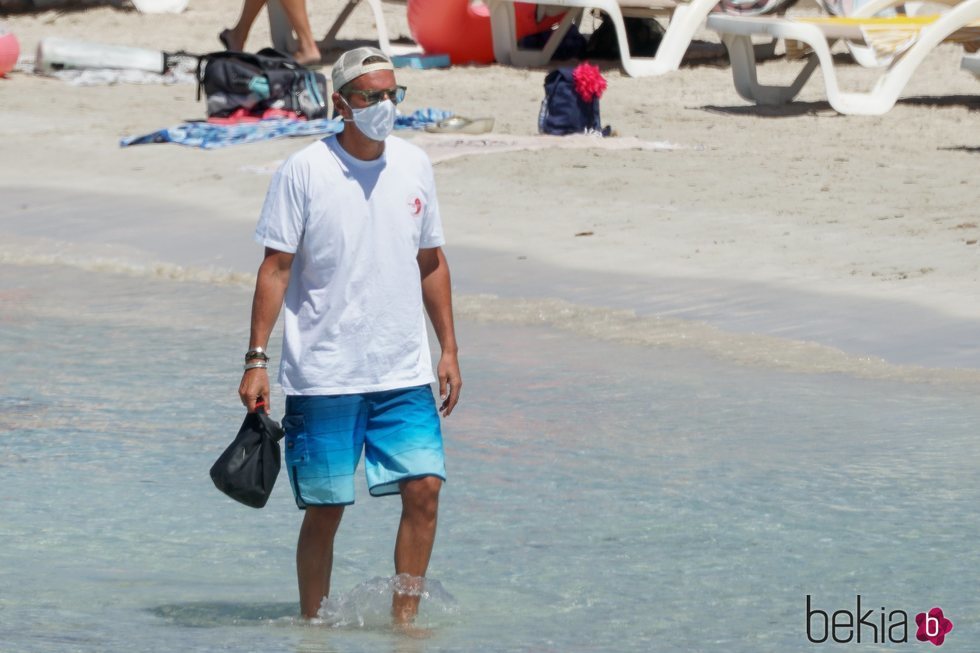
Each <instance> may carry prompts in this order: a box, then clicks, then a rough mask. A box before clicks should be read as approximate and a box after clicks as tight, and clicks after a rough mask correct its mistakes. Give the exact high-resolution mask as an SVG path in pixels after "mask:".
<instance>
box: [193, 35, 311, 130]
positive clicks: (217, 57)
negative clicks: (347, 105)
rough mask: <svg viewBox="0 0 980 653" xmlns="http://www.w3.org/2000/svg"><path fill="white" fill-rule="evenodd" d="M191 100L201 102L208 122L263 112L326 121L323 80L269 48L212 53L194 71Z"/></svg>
mask: <svg viewBox="0 0 980 653" xmlns="http://www.w3.org/2000/svg"><path fill="white" fill-rule="evenodd" d="M197 84H198V85H197V99H198V100H200V99H201V91H202V90H203V91H204V94H205V95H206V96H207V103H208V117H209V118H211V117H217V118H224V117H226V116H229V115H231V114H232V113H234V112H235V111H237V110H238V109H245V110H246V111H247V112H248V113H249V114H251V115H254V116H261V115H262V114H263V113H264V112H265V111H266V110H268V109H281V110H284V111H294V112H296V113H298V114H300V115H302V116H305V117H306V118H308V119H309V120H316V119H318V118H326V117H328V107H327V78H326V77H324V76H323V75H322V74H321V73H317V72H314V71H312V70H307V69H306V68H304V67H303V66H301V65H300V64H299V63H298V62H297V61H296V60H295V59H293V58H292V57H290V56H289V55H287V54H283V53H282V52H279V51H278V50H274V49H272V48H265V49H263V50H259V51H258V52H257V53H255V54H252V53H250V52H232V51H230V50H229V51H224V52H212V53H210V54H206V55H204V56H202V57H201V59H200V61H199V62H198V65H197Z"/></svg>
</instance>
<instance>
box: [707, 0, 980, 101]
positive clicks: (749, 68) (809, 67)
mask: <svg viewBox="0 0 980 653" xmlns="http://www.w3.org/2000/svg"><path fill="white" fill-rule="evenodd" d="M978 20H980V0H965V1H964V2H961V3H960V4H958V5H956V6H955V7H953V8H951V9H950V10H949V11H947V12H945V13H943V14H940V15H939V16H938V17H937V18H936V20H935V21H934V22H932V23H930V24H929V25H927V26H925V27H923V28H922V29H921V30H920V31H919V32H918V35H917V37H916V38H915V40H914V42H913V43H912V44H911V45H910V46H909V47H908V48H907V49H905V50H904V51H903V52H901V53H900V54H899V55H897V56H896V57H895V59H894V60H893V61H892V62H891V64H890V65H889V66H888V67H887V68H886V69H885V71H884V73H883V74H882V76H881V77H880V78H879V79H878V81H877V82H876V83H875V85H874V87H873V88H872V89H871V90H870V91H867V92H864V93H854V92H844V91H842V90H841V89H840V86H839V84H838V81H837V70H836V68H835V66H834V59H833V57H832V56H831V54H830V47H831V45H833V44H834V43H835V42H836V41H837V40H839V39H847V40H853V41H862V40H864V34H863V32H862V30H861V29H860V26H859V25H853V24H846V25H833V24H817V23H806V22H800V21H795V20H790V19H778V18H742V17H736V16H720V15H714V16H710V17H709V18H708V27H709V28H711V29H713V30H716V31H717V32H718V33H719V34H720V35H721V38H722V41H723V42H724V43H725V46H726V47H727V48H728V54H729V58H730V59H731V62H732V76H733V78H734V81H735V89H736V91H738V94H739V95H741V96H742V97H743V98H745V99H746V100H749V101H752V102H755V103H757V104H769V105H772V104H785V103H787V102H789V101H790V100H792V99H793V98H795V97H796V96H797V94H799V92H800V90H801V89H802V88H803V85H804V84H805V83H806V81H807V80H808V79H809V78H810V75H812V74H813V72H814V71H815V70H816V69H817V67H818V66H819V67H820V68H821V70H822V72H823V77H824V83H825V86H826V88H827V100H828V101H829V102H830V105H831V106H832V107H833V108H834V109H835V110H836V111H837V112H839V113H843V114H855V115H873V116H877V115H882V114H884V113H887V112H888V111H890V110H891V108H892V107H893V106H895V102H896V101H898V96H899V94H900V93H901V92H902V90H904V89H905V86H906V85H907V84H908V81H909V79H910V78H911V77H912V75H913V73H915V71H916V69H917V68H918V67H919V65H920V64H921V63H922V61H923V60H924V59H925V58H926V56H928V55H929V53H930V52H932V51H933V50H934V49H935V48H936V46H938V45H939V44H940V43H942V42H943V41H945V40H946V39H947V38H949V37H951V36H954V35H955V34H956V32H957V31H959V30H961V29H963V28H964V27H967V26H969V25H970V24H971V23H974V22H976V21H978ZM753 35H765V36H771V37H775V38H781V39H792V40H796V41H800V42H802V43H805V44H806V45H807V46H809V47H810V48H811V49H812V50H813V53H812V54H811V55H810V56H809V59H808V61H807V63H806V65H805V66H804V67H803V69H802V70H801V71H800V73H799V75H798V76H797V77H796V79H795V80H794V81H793V82H792V83H790V84H789V85H786V86H767V85H763V84H760V83H759V81H758V76H757V70H756V69H757V64H756V60H755V53H754V50H753V48H752V36H753Z"/></svg>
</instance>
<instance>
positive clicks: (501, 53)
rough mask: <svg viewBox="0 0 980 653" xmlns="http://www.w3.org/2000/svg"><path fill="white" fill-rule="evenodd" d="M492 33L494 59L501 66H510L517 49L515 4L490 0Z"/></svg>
mask: <svg viewBox="0 0 980 653" xmlns="http://www.w3.org/2000/svg"><path fill="white" fill-rule="evenodd" d="M487 9H488V10H489V11H490V32H491V34H492V35H493V58H494V59H495V60H496V61H497V63H499V64H503V65H510V64H511V54H512V53H513V51H514V50H516V49H517V36H516V33H515V23H516V19H515V18H514V3H512V2H507V1H506V0H488V1H487Z"/></svg>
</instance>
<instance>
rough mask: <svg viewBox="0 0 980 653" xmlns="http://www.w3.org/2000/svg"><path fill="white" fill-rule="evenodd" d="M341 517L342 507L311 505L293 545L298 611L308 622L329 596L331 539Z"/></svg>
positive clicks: (331, 567)
mask: <svg viewBox="0 0 980 653" xmlns="http://www.w3.org/2000/svg"><path fill="white" fill-rule="evenodd" d="M343 516H344V507H343V506H310V507H308V508H307V509H306V515H305V516H304V517H303V525H302V526H301V527H300V529H299V542H298V543H297V544H296V577H297V578H298V580H299V607H300V611H301V612H302V613H303V616H304V617H305V618H307V619H312V618H314V617H316V616H317V613H318V612H319V611H320V603H322V602H323V599H324V597H326V596H329V595H330V572H331V570H332V569H333V540H334V536H335V535H337V527H338V526H340V519H341V517H343Z"/></svg>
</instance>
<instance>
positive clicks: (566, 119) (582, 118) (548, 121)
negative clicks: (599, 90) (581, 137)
mask: <svg viewBox="0 0 980 653" xmlns="http://www.w3.org/2000/svg"><path fill="white" fill-rule="evenodd" d="M608 131H609V128H608V127H607V128H606V130H603V128H602V124H601V122H600V120H599V97H598V96H594V97H592V99H591V100H590V101H585V100H583V99H582V97H581V96H580V95H579V94H578V92H577V91H576V90H575V78H574V70H573V69H572V68H558V69H556V70H552V71H551V72H550V73H548V75H547V76H546V77H545V78H544V100H543V101H542V102H541V112H540V113H539V114H538V132H540V133H542V134H551V135H553V136H565V135H566V134H582V133H593V132H598V133H601V134H603V135H604V136H606V135H608Z"/></svg>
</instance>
